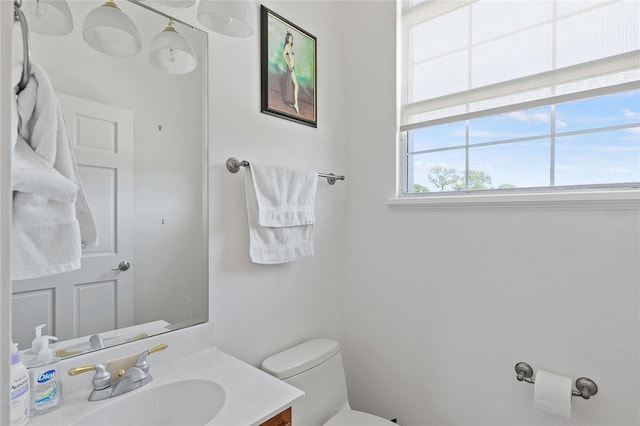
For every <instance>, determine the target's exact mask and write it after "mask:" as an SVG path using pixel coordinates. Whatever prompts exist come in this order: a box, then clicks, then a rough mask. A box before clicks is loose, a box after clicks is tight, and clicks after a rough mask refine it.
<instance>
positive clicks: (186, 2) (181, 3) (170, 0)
mask: <svg viewBox="0 0 640 426" xmlns="http://www.w3.org/2000/svg"><path fill="white" fill-rule="evenodd" d="M153 3H157V4H162V5H164V6H171V7H179V8H182V9H186V8H187V7H191V6H193V5H194V4H196V0H154V1H153Z"/></svg>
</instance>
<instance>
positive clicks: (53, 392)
mask: <svg viewBox="0 0 640 426" xmlns="http://www.w3.org/2000/svg"><path fill="white" fill-rule="evenodd" d="M51 340H58V338H57V337H55V336H41V338H40V342H41V345H42V347H41V349H40V352H38V355H37V356H36V359H35V361H34V362H33V365H34V367H32V368H30V369H29V375H30V378H31V415H32V416H37V415H38V414H43V413H46V412H49V411H51V410H54V409H56V408H58V407H59V406H60V403H61V401H62V389H61V387H60V382H59V381H58V372H57V368H56V364H55V362H56V361H59V360H60V358H58V357H54V356H53V349H51V348H50V347H49V341H51Z"/></svg>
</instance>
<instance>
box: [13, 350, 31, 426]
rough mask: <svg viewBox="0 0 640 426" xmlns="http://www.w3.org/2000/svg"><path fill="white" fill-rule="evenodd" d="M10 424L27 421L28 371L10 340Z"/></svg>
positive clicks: (15, 425) (23, 423)
mask: <svg viewBox="0 0 640 426" xmlns="http://www.w3.org/2000/svg"><path fill="white" fill-rule="evenodd" d="M10 381H11V386H10V388H9V395H10V397H9V398H10V406H9V415H10V422H11V423H10V424H11V426H23V425H26V424H27V422H28V421H29V395H30V394H29V373H28V372H27V367H25V366H24V364H23V363H22V362H21V361H20V352H19V351H18V345H16V344H15V343H13V342H11V378H10Z"/></svg>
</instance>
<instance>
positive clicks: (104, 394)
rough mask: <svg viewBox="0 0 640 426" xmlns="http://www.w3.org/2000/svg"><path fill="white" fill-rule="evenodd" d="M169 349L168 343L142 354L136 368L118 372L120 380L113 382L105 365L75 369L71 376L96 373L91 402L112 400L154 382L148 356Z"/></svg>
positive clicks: (72, 370)
mask: <svg viewBox="0 0 640 426" xmlns="http://www.w3.org/2000/svg"><path fill="white" fill-rule="evenodd" d="M166 348H167V344H166V343H162V344H160V345H158V346H155V347H153V348H151V349H148V350H146V351H144V352H142V353H141V354H140V355H139V356H138V359H137V360H136V363H135V365H134V366H132V367H129V368H127V369H126V370H121V371H120V372H118V379H116V380H115V381H113V382H112V381H111V373H109V371H107V368H106V367H105V366H104V364H95V365H86V366H84V367H74V368H72V369H70V370H69V375H70V376H76V375H78V374H81V373H86V372H88V371H95V372H96V374H95V375H94V376H93V380H92V381H91V383H92V384H93V390H92V391H91V393H90V394H89V398H88V399H89V401H100V400H102V399H107V398H112V397H114V396H118V395H122V394H123V393H127V392H130V391H132V390H134V389H138V388H139V387H142V386H144V385H146V384H147V383H149V382H150V381H151V380H153V377H152V376H151V374H150V373H149V362H148V361H147V356H148V355H149V354H152V353H154V352H157V351H161V350H163V349H166Z"/></svg>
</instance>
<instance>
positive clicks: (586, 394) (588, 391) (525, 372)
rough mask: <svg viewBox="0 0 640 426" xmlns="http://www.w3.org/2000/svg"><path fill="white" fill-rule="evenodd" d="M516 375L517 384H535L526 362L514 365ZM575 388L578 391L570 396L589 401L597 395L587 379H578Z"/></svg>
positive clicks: (595, 388)
mask: <svg viewBox="0 0 640 426" xmlns="http://www.w3.org/2000/svg"><path fill="white" fill-rule="evenodd" d="M516 374H517V376H516V379H518V381H519V382H523V381H524V382H527V383H532V384H533V383H535V382H536V381H535V379H534V377H533V368H531V366H530V365H529V364H527V363H526V362H519V363H517V364H516ZM576 388H578V390H575V389H574V390H572V391H571V396H580V397H582V398H584V399H589V398H591V397H592V396H593V395H595V394H597V393H598V386H597V385H596V382H594V381H593V380H591V379H589V378H587V377H580V378H579V379H578V380H576Z"/></svg>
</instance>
